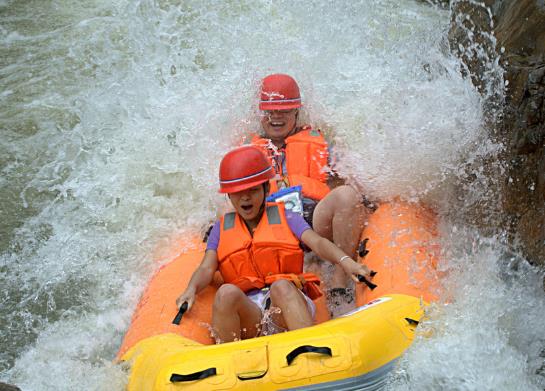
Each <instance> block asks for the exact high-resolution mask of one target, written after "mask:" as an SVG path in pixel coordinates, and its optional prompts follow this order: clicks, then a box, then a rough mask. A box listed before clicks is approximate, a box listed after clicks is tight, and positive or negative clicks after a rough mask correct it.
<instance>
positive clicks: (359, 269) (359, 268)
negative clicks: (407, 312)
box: [301, 229, 371, 282]
mask: <svg viewBox="0 0 545 391" xmlns="http://www.w3.org/2000/svg"><path fill="white" fill-rule="evenodd" d="M301 241H302V242H303V243H305V244H306V245H307V246H308V247H309V248H310V249H311V250H312V251H314V253H315V254H316V255H317V256H318V257H320V258H322V259H324V260H326V261H329V262H331V263H333V264H335V265H341V267H342V268H343V270H344V272H345V273H346V274H347V275H348V276H350V277H351V278H352V280H354V282H359V280H358V274H361V275H362V276H364V277H367V276H370V273H371V271H370V270H369V268H368V267H367V266H365V265H362V264H361V263H358V262H355V261H354V260H353V259H352V258H351V257H350V256H348V255H347V254H346V253H345V252H344V251H343V250H341V249H340V248H339V247H337V246H336V245H335V244H333V243H332V242H330V241H329V240H327V239H326V238H324V237H322V236H320V235H318V234H317V233H316V232H314V231H313V230H312V229H307V230H306V231H305V232H303V234H302V235H301Z"/></svg>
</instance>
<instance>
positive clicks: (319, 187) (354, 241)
mask: <svg viewBox="0 0 545 391" xmlns="http://www.w3.org/2000/svg"><path fill="white" fill-rule="evenodd" d="M301 107H302V102H301V94H300V92H299V86H298V85H297V82H296V81H295V80H294V79H293V78H292V77H291V76H288V75H285V74H272V75H269V76H267V77H265V78H264V79H263V81H262V85H261V100H260V102H259V109H260V110H261V112H262V113H263V115H262V117H261V126H262V130H263V132H262V135H260V136H254V137H253V139H252V140H251V143H252V144H254V145H257V146H259V147H261V148H263V150H264V151H266V152H267V154H268V156H269V158H270V159H271V161H272V163H273V166H274V168H275V171H276V177H275V178H274V179H273V180H272V181H271V190H272V192H275V191H277V189H279V188H282V187H286V186H295V185H301V186H302V195H303V215H304V216H305V219H306V220H307V221H308V222H309V224H310V225H311V226H312V228H313V229H314V230H315V231H316V233H318V234H319V235H320V236H323V237H325V238H327V239H329V240H330V241H332V242H333V243H335V244H336V245H337V246H339V247H340V248H341V249H342V250H343V251H344V252H345V253H346V254H348V255H350V256H351V257H355V255H356V248H357V246H358V242H359V237H360V234H361V230H362V228H363V225H364V222H365V220H366V218H367V213H368V211H367V208H366V206H367V205H366V204H364V202H366V199H365V198H364V197H362V195H361V194H359V193H358V192H357V191H356V190H355V189H354V188H353V187H351V186H348V185H344V182H343V181H342V179H341V178H339V177H338V176H337V175H335V174H332V175H331V174H330V175H328V172H329V173H332V170H331V169H330V167H329V161H328V157H329V150H328V144H327V141H326V140H325V139H324V137H323V136H322V134H321V132H320V131H319V130H316V129H312V127H310V126H308V125H304V126H300V125H298V118H299V110H300V108H301ZM329 285H330V289H329V291H328V296H327V298H328V300H327V301H328V306H329V310H330V312H331V314H332V315H333V316H337V315H340V314H341V313H343V312H345V310H346V308H341V307H339V306H338V305H339V304H341V303H342V304H344V306H345V307H346V306H349V307H353V305H354V304H355V303H354V295H353V289H352V288H349V280H348V279H347V278H346V275H345V273H344V271H343V269H342V268H341V267H336V268H335V271H334V273H333V275H332V277H331V280H330V281H329ZM343 302H344V303H343ZM348 309H351V308H348Z"/></svg>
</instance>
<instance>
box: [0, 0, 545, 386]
mask: <svg viewBox="0 0 545 391" xmlns="http://www.w3.org/2000/svg"><path fill="white" fill-rule="evenodd" d="M449 23H450V13H449V10H441V9H438V8H436V7H433V6H430V5H429V4H426V3H425V2H416V1H411V0H403V1H398V0H373V1H371V0H369V1H355V2H352V1H350V2H349V1H346V2H333V1H325V0H322V1H319V0H316V1H273V0H269V1H266V0H259V1H214V0H203V1H187V0H156V1H153V0H139V1H127V0H125V1H122V0H117V1H116V0H114V1H111V0H109V1H103V0H89V1H85V2H73V1H66V0H26V1H15V0H13V1H12V0H0V54H1V56H0V83H1V90H0V102H1V104H0V132H1V140H0V152H1V153H0V169H1V174H2V175H1V178H0V184H1V186H0V213H1V219H0V234H1V236H0V254H1V255H0V285H1V287H2V289H1V292H0V297H1V307H0V330H1V331H0V332H1V335H0V344H1V349H0V381H4V382H7V383H12V384H16V385H18V386H19V387H20V388H21V389H23V390H76V389H77V390H122V389H123V388H124V385H125V384H126V381H127V374H126V373H125V372H124V371H123V370H122V369H121V368H119V367H118V366H116V365H115V364H113V363H112V359H113V357H114V356H115V354H116V352H117V349H118V347H119V345H120V343H121V339H122V337H123V334H124V332H125V331H126V329H127V327H128V324H129V322H130V316H131V313H132V311H133V309H134V307H135V305H136V303H137V300H138V297H139V294H140V293H141V292H142V290H143V288H144V286H145V283H146V281H147V280H148V278H149V277H150V276H151V273H152V272H153V270H154V269H155V268H156V267H157V265H158V263H157V262H156V260H157V259H158V258H159V259H161V260H163V261H164V260H168V259H169V257H172V256H173V255H174V254H175V253H176V251H179V248H176V247H175V245H174V243H175V242H176V240H177V239H179V238H180V237H183V236H184V235H192V234H195V233H196V232H200V231H202V230H203V229H204V227H206V226H207V225H208V224H209V222H210V221H213V220H214V219H215V217H216V210H217V209H218V207H219V208H220V209H221V208H222V207H224V205H225V199H224V198H222V197H220V196H219V195H217V194H216V187H217V184H216V181H217V174H216V173H217V168H218V164H219V160H220V158H221V156H222V155H223V154H224V153H225V152H226V151H227V150H228V149H229V147H230V146H232V145H234V144H235V143H236V140H238V138H239V136H240V135H241V134H243V133H244V132H245V131H247V130H248V129H256V128H257V124H258V122H257V121H258V120H257V118H258V117H257V111H256V106H255V102H256V90H257V85H258V83H259V80H260V78H261V77H263V76H264V75H266V74H268V73H272V72H285V73H290V74H292V75H293V76H294V77H295V78H296V79H297V80H298V81H299V83H300V86H301V89H302V91H303V99H304V102H305V113H304V115H305V116H306V118H307V119H308V120H309V121H311V122H312V123H314V124H317V125H319V126H320V127H321V128H322V129H324V130H325V132H326V133H327V134H328V135H329V136H330V137H331V139H332V140H333V141H334V143H335V151H336V155H337V163H336V164H337V167H338V169H339V170H340V171H341V172H343V173H344V174H345V175H346V176H347V177H348V178H349V180H350V181H351V182H352V183H353V184H354V185H356V186H358V187H360V188H361V189H362V191H365V192H366V194H368V196H369V197H371V198H373V199H382V200H387V199H389V198H392V197H396V196H399V197H402V198H404V199H407V200H410V201H423V202H426V203H428V204H429V205H431V206H433V207H434V208H436V210H438V211H439V214H440V217H441V224H440V228H441V233H442V235H441V242H442V245H443V257H442V261H441V265H440V267H441V268H442V269H443V270H444V272H445V279H444V286H445V293H444V297H443V298H442V299H441V300H440V301H439V302H438V303H437V304H435V305H434V306H433V307H432V308H430V310H429V314H428V315H429V320H427V321H426V322H424V324H422V326H421V329H422V330H423V332H422V333H421V336H419V337H418V338H417V341H416V343H415V344H414V345H413V346H412V348H411V349H410V350H409V351H408V352H407V354H406V355H405V356H404V357H403V359H402V360H400V363H399V365H398V366H397V368H396V370H395V372H394V373H393V374H392V376H391V379H390V383H389V385H388V389H390V390H414V389H422V390H437V389H444V390H542V389H543V388H545V374H544V372H545V369H544V360H545V357H544V356H545V352H544V348H545V322H544V321H543V319H544V314H545V298H544V295H543V290H542V275H540V274H539V273H538V272H537V271H536V270H534V269H532V268H531V267H529V266H528V265H527V264H526V262H525V261H524V260H523V259H522V258H520V257H519V256H518V255H517V254H516V253H513V252H510V251H508V249H507V247H506V246H505V245H504V244H503V243H504V237H505V232H503V230H502V227H501V224H500V222H501V218H500V217H501V213H500V211H499V209H498V205H499V204H500V203H501V199H500V196H499V192H497V191H496V190H497V189H498V186H499V184H500V183H501V182H502V181H505V180H508V178H504V177H503V176H502V175H503V172H504V170H503V165H502V162H501V152H502V145H501V144H499V143H498V142H496V141H494V140H492V139H491V138H490V137H489V136H487V134H488V132H487V131H486V130H485V123H490V122H493V119H492V121H491V120H490V118H491V117H494V116H495V115H497V113H490V112H489V110H487V109H485V107H488V106H487V101H488V97H487V96H481V95H479V93H478V92H477V91H476V90H475V88H474V87H473V86H472V85H471V83H470V82H469V81H468V80H467V79H464V78H463V77H462V76H461V68H462V67H461V65H460V63H459V61H458V60H457V59H456V58H454V57H453V56H451V55H450V54H449V50H448V43H447V31H448V26H449ZM491 40H492V41H493V37H491ZM484 60H486V62H487V64H489V65H488V66H489V67H490V70H491V72H490V76H489V78H490V80H488V82H489V86H491V88H492V92H490V89H489V90H488V92H487V93H490V94H494V95H496V97H497V96H500V97H501V95H502V89H501V88H498V87H497V86H498V85H500V86H501V85H502V83H503V79H502V76H501V69H499V68H498V67H497V65H496V64H497V59H495V58H486V59H484ZM484 60H483V61H484ZM468 216H473V217H471V218H468ZM477 220H479V221H481V222H483V221H484V222H485V224H481V228H477V225H475V224H473V223H472V222H474V221H477ZM483 226H486V227H487V228H486V229H484V228H483Z"/></svg>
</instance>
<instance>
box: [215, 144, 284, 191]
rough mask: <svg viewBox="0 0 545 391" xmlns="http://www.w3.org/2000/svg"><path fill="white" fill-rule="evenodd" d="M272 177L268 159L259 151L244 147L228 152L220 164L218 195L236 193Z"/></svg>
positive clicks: (249, 146) (248, 146) (250, 146)
mask: <svg viewBox="0 0 545 391" xmlns="http://www.w3.org/2000/svg"><path fill="white" fill-rule="evenodd" d="M273 177H274V172H273V168H272V165H271V163H270V162H269V159H267V157H266V156H265V154H263V152H261V150H260V149H259V148H257V147H254V146H252V145H245V146H242V147H239V148H237V149H234V150H232V151H230V152H228V153H227V154H226V155H225V156H224V157H223V159H222V160H221V163H220V190H219V192H220V193H236V192H239V191H242V190H246V189H249V188H251V187H254V186H257V185H259V184H261V183H265V182H267V181H268V180H269V179H272V178H273Z"/></svg>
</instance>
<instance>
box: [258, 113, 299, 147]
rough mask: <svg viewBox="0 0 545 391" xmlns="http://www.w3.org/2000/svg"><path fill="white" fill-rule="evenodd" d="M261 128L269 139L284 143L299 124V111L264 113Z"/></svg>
mask: <svg viewBox="0 0 545 391" xmlns="http://www.w3.org/2000/svg"><path fill="white" fill-rule="evenodd" d="M261 113H262V116H261V126H262V127H263V130H264V131H265V135H266V136H267V138H270V139H271V140H272V141H273V142H278V143H283V142H284V140H285V138H286V137H288V135H289V134H290V132H291V131H292V130H293V129H294V128H295V125H296V122H297V113H298V110H297V109H290V110H270V111H269V110H267V111H262V112H261Z"/></svg>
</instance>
